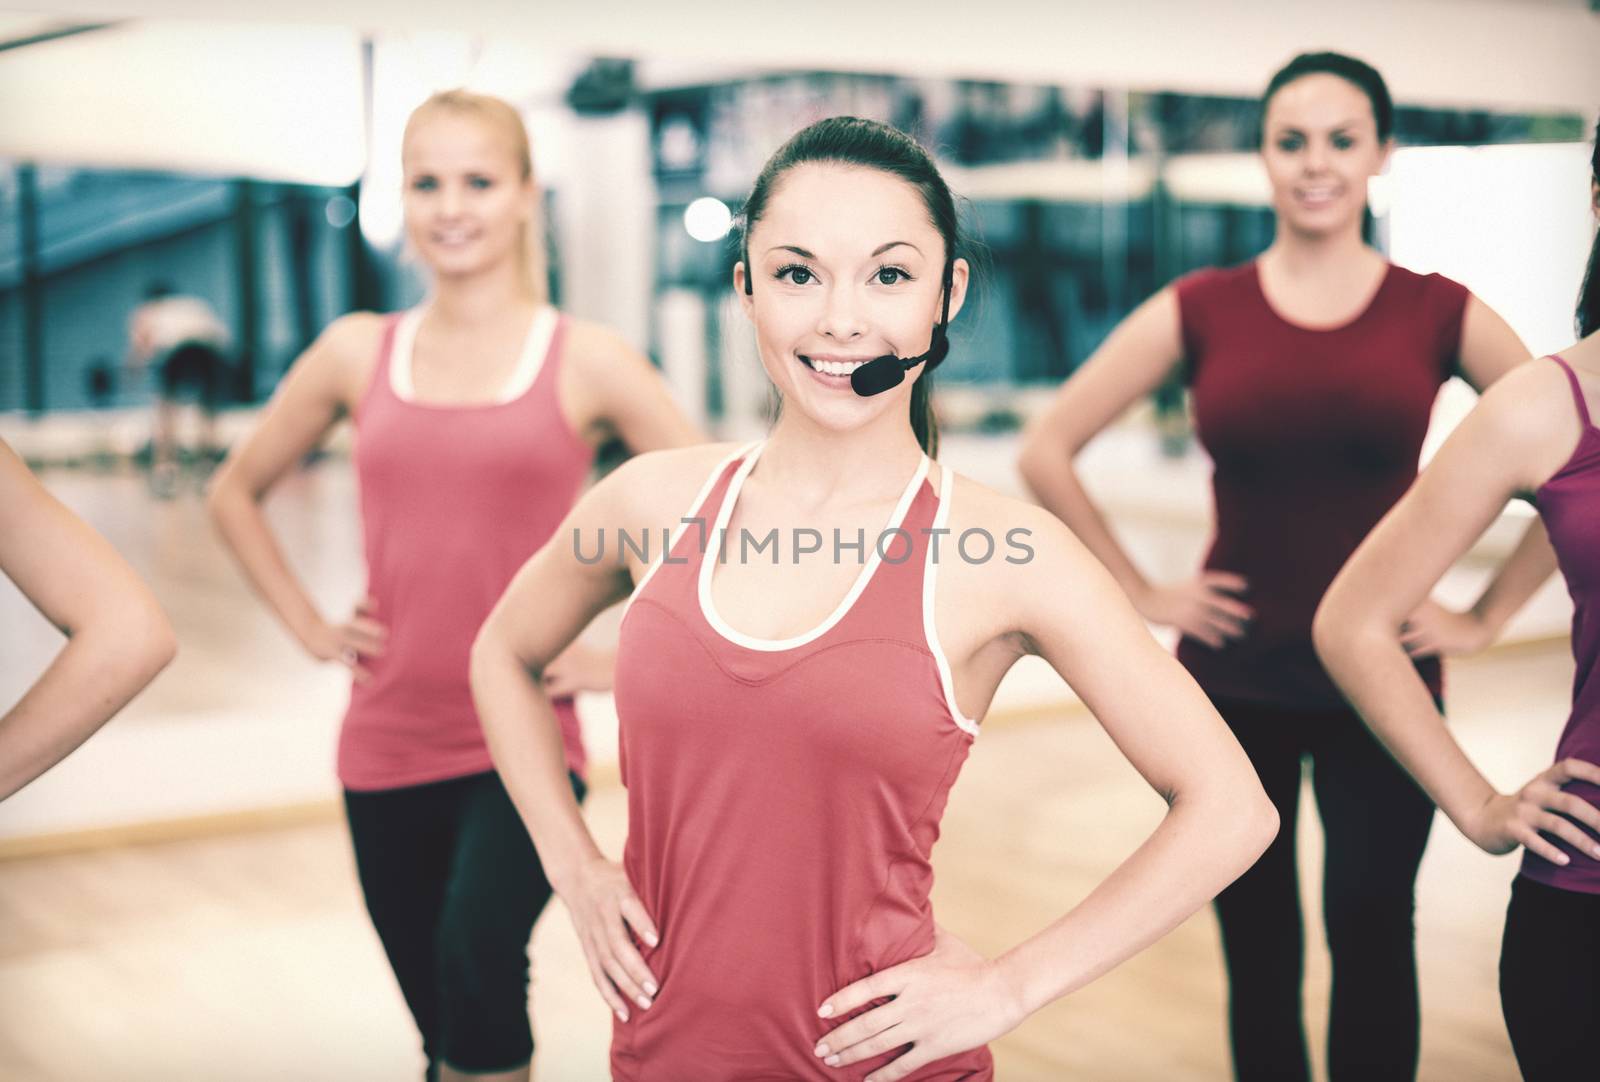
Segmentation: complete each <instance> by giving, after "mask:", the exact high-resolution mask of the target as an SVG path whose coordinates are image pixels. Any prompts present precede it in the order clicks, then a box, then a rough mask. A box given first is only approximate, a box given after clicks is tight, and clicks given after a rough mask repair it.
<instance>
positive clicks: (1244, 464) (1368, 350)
mask: <svg viewBox="0 0 1600 1082" xmlns="http://www.w3.org/2000/svg"><path fill="white" fill-rule="evenodd" d="M1175 288H1176V291H1177V296H1178V307H1179V311H1180V312H1181V313H1182V324H1183V347H1184V357H1185V364H1186V369H1187V375H1188V379H1189V385H1190V390H1191V391H1192V394H1193V400H1194V417H1195V429H1196V433H1197V435H1198V437H1199V439H1200V442H1201V444H1202V445H1203V446H1204V447H1205V449H1206V451H1207V452H1208V453H1209V454H1210V456H1211V460H1212V463H1213V475H1212V493H1213V499H1214V502H1215V508H1216V537H1215V539H1214V540H1213V542H1212V545H1211V551H1210V553H1209V554H1208V555H1207V556H1206V560H1205V566H1206V567H1207V568H1208V569H1214V570H1221V571H1232V572H1235V573H1236V574H1240V575H1243V576H1244V577H1245V578H1247V579H1248V580H1249V582H1250V590H1249V593H1248V594H1247V595H1246V596H1245V598H1244V600H1245V601H1246V602H1247V603H1248V604H1249V605H1250V606H1251V607H1252V608H1254V609H1255V619H1254V620H1253V621H1252V623H1251V625H1250V627H1249V629H1248V631H1247V632H1246V634H1245V636H1244V638H1243V639H1240V640H1236V641H1234V642H1232V643H1229V644H1228V645H1226V646H1224V647H1223V648H1222V649H1220V650H1213V649H1211V648H1210V647H1208V646H1206V645H1205V644H1204V643H1201V642H1196V641H1194V640H1192V639H1189V638H1184V639H1183V640H1182V642H1181V643H1180V644H1179V647H1178V658H1179V660H1180V661H1182V662H1183V664H1184V665H1185V666H1186V667H1187V668H1188V669H1189V671H1190V673H1192V674H1193V675H1194V677H1195V679H1196V680H1197V681H1198V682H1199V683H1200V686H1201V687H1203V688H1204V689H1205V690H1206V692H1207V693H1208V694H1210V695H1212V696H1214V697H1220V698H1230V699H1246V700H1253V701H1258V702H1267V703H1277V704H1281V705H1285V706H1301V707H1313V708H1315V707H1341V706H1344V705H1345V699H1344V696H1343V695H1341V694H1340V693H1339V690H1338V689H1337V688H1336V687H1335V686H1334V684H1333V681H1332V680H1331V679H1329V677H1328V675H1327V673H1326V672H1325V671H1324V670H1323V668H1322V665H1321V663H1320V662H1319V661H1318V660H1317V656H1316V652H1315V650H1314V649H1313V648H1312V645H1311V618H1312V616H1313V615H1315V613H1316V610H1317V604H1318V603H1319V602H1320V601H1321V600H1322V595H1323V594H1324V593H1325V592H1326V591H1327V589H1328V586H1329V584H1330V583H1332V581H1333V577H1334V575H1336V574H1337V573H1338V571H1339V569H1340V568H1341V567H1343V566H1344V563H1345V561H1346V560H1347V559H1349V557H1350V554H1351V553H1352V552H1354V551H1355V549H1356V546H1357V545H1359V544H1360V543H1361V541H1362V539H1363V538H1365V537H1366V535H1367V533H1368V532H1369V531H1370V530H1371V529H1372V527H1373V526H1375V525H1377V523H1378V520H1379V519H1380V518H1382V517H1383V515H1384V513H1385V512H1386V511H1388V510H1389V508H1390V507H1392V506H1393V505H1394V503H1395V502H1396V501H1397V500H1398V499H1399V498H1400V496H1401V495H1402V494H1403V493H1404V492H1405V490H1406V489H1407V488H1408V487H1409V486H1410V484H1411V482H1412V481H1414V480H1415V479H1416V475H1417V459H1418V456H1419V455H1420V454H1421V451H1422V440H1423V437H1424V436H1425V435H1426V433H1427V430H1428V420H1429V417H1430V415H1431V412H1432V409H1433V402H1434V399H1435V398H1436V397H1437V395H1438V391H1439V387H1440V385H1441V384H1442V383H1443V382H1444V381H1445V380H1446V379H1448V378H1449V377H1450V376H1451V375H1452V373H1453V370H1454V366H1455V363H1456V358H1457V354H1458V353H1459V351H1460V343H1461V320H1462V314H1463V312H1464V311H1465V307H1466V302H1467V296H1468V293H1467V290H1466V288H1465V287H1464V286H1462V285H1460V284H1458V283H1456V282H1453V281H1451V280H1450V279H1448V278H1444V277H1441V276H1440V275H1437V274H1429V275H1420V274H1413V273H1412V272H1411V271H1408V270H1404V269H1402V268H1400V267H1397V266H1393V265H1390V267H1389V269H1388V271H1387V273H1386V274H1385V275H1384V278H1383V282H1382V284H1381V285H1380V286H1379V288H1378V291H1377V294H1376V295H1375V296H1374V297H1373V298H1372V301H1371V303H1369V304H1368V306H1367V307H1366V309H1365V310H1364V311H1362V312H1361V314H1360V315H1358V316H1356V317H1355V318H1354V319H1353V320H1351V321H1350V322H1349V323H1347V324H1345V325H1343V326H1341V327H1335V328H1331V329H1327V330H1309V329H1307V328H1304V327H1300V326H1297V325H1295V324H1292V323H1289V322H1287V321H1286V320H1284V319H1283V318H1282V317H1281V316H1279V315H1278V314H1277V313H1276V312H1275V311H1274V310H1273V309H1272V307H1271V306H1270V305H1269V304H1268V303H1267V299H1266V296H1265V295H1264V294H1263V293H1262V291H1261V282H1260V278H1259V275H1258V272H1257V266H1256V264H1255V263H1254V262H1250V263H1246V264H1244V265H1242V266H1238V267H1231V268H1227V269H1209V270H1202V271H1197V272H1195V273H1193V274H1190V275H1187V276H1185V277H1184V278H1181V279H1179V281H1178V282H1177V284H1176V287H1175ZM1417 668H1418V670H1419V671H1420V672H1421V674H1422V676H1423V678H1424V680H1425V681H1426V682H1427V684H1428V686H1429V688H1430V689H1432V691H1433V692H1434V694H1435V695H1438V694H1439V692H1440V688H1441V674H1440V667H1439V663H1438V662H1437V661H1436V660H1432V659H1430V660H1425V661H1422V662H1420V663H1419V664H1418V666H1417Z"/></svg>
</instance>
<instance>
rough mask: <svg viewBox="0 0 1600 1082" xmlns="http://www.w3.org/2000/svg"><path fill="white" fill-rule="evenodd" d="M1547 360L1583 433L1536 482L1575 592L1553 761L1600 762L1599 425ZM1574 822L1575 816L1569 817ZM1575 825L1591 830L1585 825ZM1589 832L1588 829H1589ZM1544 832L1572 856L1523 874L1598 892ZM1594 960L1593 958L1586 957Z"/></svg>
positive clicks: (1591, 872) (1594, 797)
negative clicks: (1571, 666) (1566, 692)
mask: <svg viewBox="0 0 1600 1082" xmlns="http://www.w3.org/2000/svg"><path fill="white" fill-rule="evenodd" d="M1551 360H1553V361H1555V362H1556V363H1557V364H1559V365H1560V366H1561V367H1562V368H1563V369H1565V370H1566V373H1567V379H1568V380H1569V381H1571V383H1572V396H1573V398H1575V399H1576V400H1577V403H1578V416H1579V418H1580V419H1581V420H1582V421H1583V435H1582V436H1580V437H1579V438H1578V446H1577V447H1576V448H1575V449H1574V450H1573V452H1572V457H1571V458H1569V459H1568V460H1567V464H1566V465H1565V466H1562V467H1561V468H1560V469H1559V470H1557V471H1556V472H1555V473H1554V474H1553V475H1552V476H1551V477H1550V479H1549V480H1548V481H1546V482H1545V483H1544V484H1543V485H1541V486H1539V491H1538V493H1537V494H1536V499H1537V502H1538V507H1539V517H1540V518H1542V519H1544V525H1545V529H1546V530H1547V531H1549V534H1550V545H1551V547H1552V548H1554V549H1555V550H1556V559H1557V560H1558V561H1559V562H1560V564H1561V573H1562V575H1563V576H1565V578H1566V580H1567V591H1568V592H1569V593H1570V594H1571V595H1572V609H1573V612H1572V657H1573V660H1574V661H1576V662H1577V675H1576V676H1575V677H1574V679H1573V683H1572V714H1571V715H1570V716H1569V717H1568V718H1567V726H1566V728H1565V729H1563V730H1562V731H1561V740H1560V742H1559V743H1557V745H1556V758H1557V759H1568V758H1572V759H1586V760H1588V761H1589V762H1591V763H1600V429H1597V428H1595V426H1594V422H1593V421H1592V420H1591V419H1590V417H1589V406H1588V404H1587V403H1585V402H1584V398H1583V387H1582V385H1581V384H1579V383H1578V377H1577V374H1576V373H1574V372H1573V371H1572V368H1571V367H1570V366H1569V365H1568V364H1567V362H1566V361H1564V360H1562V359H1561V358H1560V357H1552V358H1551ZM1565 788H1566V791H1567V792H1569V793H1572V794H1574V795H1576V796H1579V797H1581V798H1583V799H1584V800H1587V801H1588V802H1589V803H1591V804H1594V805H1597V806H1600V786H1594V785H1590V784H1589V783H1588V782H1581V781H1575V782H1571V783H1570V784H1568V785H1567V786H1566V787H1565ZM1573 822H1574V823H1577V820H1576V819H1574V820H1573ZM1578 826H1579V829H1582V830H1588V828H1587V827H1584V826H1583V824H1581V823H1579V824H1578ZM1588 833H1589V834H1590V836H1591V837H1593V836H1594V832H1593V831H1588ZM1545 837H1546V838H1547V839H1548V840H1549V841H1550V842H1552V843H1553V844H1555V845H1556V846H1557V847H1558V848H1559V849H1561V850H1562V851H1563V852H1564V853H1566V854H1567V856H1568V857H1569V858H1571V863H1569V864H1565V865H1559V864H1552V863H1550V862H1549V861H1548V860H1545V859H1544V858H1543V857H1541V856H1538V855H1537V854H1535V853H1532V852H1526V853H1525V854H1524V856H1523V860H1522V874H1523V875H1525V876H1527V877H1528V878H1530V879H1537V880H1538V881H1539V882H1541V883H1547V884H1549V885H1550V886H1552V887H1560V888H1561V889H1562V890H1576V891H1582V892H1583V893H1585V894H1600V861H1597V860H1595V859H1594V858H1593V857H1591V856H1588V855H1587V854H1585V853H1582V852H1579V851H1578V850H1577V849H1574V848H1573V847H1572V846H1570V845H1568V844H1567V843H1566V842H1565V841H1563V840H1561V839H1560V838H1558V837H1556V836H1555V835H1553V834H1546V835H1545ZM1592 961H1593V960H1592V959H1591V962H1592Z"/></svg>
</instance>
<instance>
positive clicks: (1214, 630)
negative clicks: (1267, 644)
mask: <svg viewBox="0 0 1600 1082" xmlns="http://www.w3.org/2000/svg"><path fill="white" fill-rule="evenodd" d="M1248 588H1249V583H1248V582H1246V581H1245V579H1244V578H1243V577H1242V576H1240V575H1235V574H1233V573H1232V572H1231V571H1202V572H1200V574H1199V575H1197V576H1195V577H1194V578H1192V579H1184V580H1183V581H1182V582H1175V583H1171V584H1169V585H1166V586H1148V587H1146V588H1145V589H1143V590H1141V591H1139V596H1138V597H1134V598H1132V599H1131V600H1132V601H1133V604H1134V607H1135V608H1137V609H1138V610H1139V615H1141V616H1143V617H1144V618H1145V619H1146V620H1148V621H1150V622H1151V623H1152V624H1162V625H1165V626H1167V627H1175V628H1177V629H1178V630H1179V631H1181V632H1182V633H1183V634H1184V635H1185V636H1187V637H1188V638H1191V639H1196V640H1198V641H1200V642H1203V643H1205V644H1206V645H1207V646H1209V647H1211V648H1212V649H1213V650H1220V649H1222V647H1223V646H1224V645H1226V644H1227V643H1228V642H1229V641H1231V640H1233V639H1242V638H1244V635H1245V632H1246V631H1247V630H1248V628H1249V625H1250V620H1251V618H1252V617H1254V616H1255V610H1254V609H1252V608H1251V607H1250V606H1249V605H1246V604H1245V603H1244V602H1242V601H1240V600H1239V599H1238V598H1237V597H1235V596H1234V595H1236V594H1242V593H1244V592H1245V590H1247V589H1248Z"/></svg>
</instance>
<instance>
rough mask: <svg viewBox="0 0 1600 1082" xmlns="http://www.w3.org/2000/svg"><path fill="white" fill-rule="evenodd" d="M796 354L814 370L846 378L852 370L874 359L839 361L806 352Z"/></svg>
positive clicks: (801, 361) (826, 374) (804, 363)
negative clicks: (812, 355)
mask: <svg viewBox="0 0 1600 1082" xmlns="http://www.w3.org/2000/svg"><path fill="white" fill-rule="evenodd" d="M796 356H798V357H799V358H800V363H801V364H803V365H805V366H806V367H807V368H809V369H811V370H812V371H813V372H818V373H820V374H822V375H824V376H842V377H845V378H849V376H850V374H851V373H852V372H854V371H855V370H856V369H858V368H860V367H861V366H862V365H864V364H866V363H867V362H868V361H869V360H871V359H872V358H870V357H862V358H859V359H857V360H851V361H837V360H831V359H829V358H826V357H808V356H807V355H806V354H804V353H799V354H796Z"/></svg>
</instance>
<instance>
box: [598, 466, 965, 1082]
mask: <svg viewBox="0 0 1600 1082" xmlns="http://www.w3.org/2000/svg"><path fill="white" fill-rule="evenodd" d="M759 454H760V447H759V446H757V447H755V448H753V449H752V448H746V449H745V450H743V451H741V452H739V453H738V454H735V455H734V456H732V457H730V458H729V459H728V460H726V461H725V462H724V463H723V464H722V465H721V466H719V467H718V468H717V469H716V471H715V472H714V473H713V474H712V476H711V478H710V479H708V480H707V482H706V485H705V487H703V488H702V490H701V493H700V495H699V496H698V497H697V498H696V500H695V502H694V505H693V509H692V510H691V511H690V512H689V515H687V516H685V517H688V518H694V517H696V516H699V517H701V518H702V519H704V520H705V526H704V528H701V527H697V526H695V525H692V524H691V525H689V526H687V527H683V528H680V531H679V533H678V535H677V536H676V538H675V539H674V541H673V544H672V548H671V551H672V557H671V559H670V560H668V561H665V562H662V561H659V560H658V561H657V563H656V564H655V565H654V566H653V567H652V569H651V570H650V572H649V573H648V574H647V575H646V576H645V578H644V579H643V580H642V581H641V582H640V584H639V586H638V588H637V589H636V590H635V591H634V596H633V599H632V601H631V603H630V605H629V607H628V611H627V613H626V614H625V615H624V617H623V622H622V630H621V638H620V641H619V643H618V658H617V684H616V701H617V713H618V715H619V717H620V718H621V724H622V729H621V755H622V778H623V782H624V784H625V785H626V786H627V789H628V840H627V845H626V849H625V853H624V857H623V863H624V867H625V868H626V869H627V873H628V878H629V880H630V881H631V882H632V883H633V886H634V889H635V890H637V891H638V893H639V897H640V899H641V900H642V901H643V902H644V905H645V908H646V909H647V910H648V911H649V912H650V914H651V916H652V918H653V919H654V920H655V922H656V925H657V927H658V928H659V930H660V932H661V945H660V946H659V947H658V948H656V949H654V950H651V949H649V948H644V951H645V959H646V961H647V962H648V963H649V964H650V966H651V968H652V971H653V972H654V973H655V975H656V976H657V978H658V979H659V980H660V982H661V991H660V995H659V997H658V998H657V999H656V1002H655V1005H654V1006H653V1007H651V1008H650V1009H649V1010H644V1011H640V1010H635V1011H633V1012H632V1014H631V1020H630V1021H628V1022H626V1023H624V1022H620V1021H614V1023H613V1041H612V1046H611V1068H612V1074H613V1077H614V1078H615V1079H616V1080H617V1082H684V1080H686V1079H694V1080H695V1082H734V1080H738V1082H755V1080H772V1082H777V1080H780V1079H782V1080H785V1082H792V1080H794V1079H814V1080H818V1082H821V1080H824V1079H826V1080H841V1079H844V1080H849V1079H855V1080H859V1079H862V1078H865V1077H866V1075H867V1074H868V1073H870V1072H871V1071H872V1070H873V1069H875V1068H877V1067H879V1066H882V1065H883V1064H884V1063H886V1062H888V1061H889V1060H890V1059H891V1058H892V1054H889V1053H886V1054H884V1055H882V1056H879V1057H877V1058H875V1059H872V1060H869V1061H865V1062H863V1063H859V1064H855V1065H852V1066H849V1067H841V1068H830V1067H827V1066H824V1065H823V1063H822V1062H821V1061H820V1060H819V1059H817V1058H816V1057H815V1056H813V1055H812V1052H811V1050H812V1048H813V1047H814V1046H815V1045H816V1043H817V1041H818V1040H819V1039H820V1038H821V1037H822V1036H823V1034H824V1033H825V1032H827V1031H828V1030H830V1029H833V1028H834V1027H835V1026H837V1025H839V1024H840V1022H842V1021H843V1019H842V1018H841V1019H829V1020H825V1019H821V1018H818V1017H817V1013H816V1012H817V1008H818V1007H819V1006H821V1004H822V1001H823V1000H824V999H825V998H827V997H828V996H829V995H830V994H832V993H833V992H836V991H838V990H839V989H841V988H843V987H845V986H846V985H848V984H850V983H852V982H854V981H857V980H860V979H861V978H862V977H865V976H868V975H869V974H872V973H875V972H877V971H879V970H882V969H886V968H888V967H890V966H893V965H897V964H898V963H900V962H904V961H907V960H909V959H911V958H916V957H919V956H921V955H924V954H926V953H928V952H929V951H930V950H931V949H932V947H933V936H934V921H933V910H932V907H931V906H930V904H929V900H928V894H929V890H930V888H931V887H932V884H933V870H932V867H931V866H930V864H929V857H930V854H931V852H932V849H933V845H934V842H935V840H936V839H937V838H938V836H939V820H940V817H941V816H942V814H943V812H944V808H945V800H946V797H947V796H948V794H949V792H950V786H951V784H952V783H953V782H954V781H955V778H956V775H957V773H958V772H959V771H960V769H961V765H962V763H963V762H965V761H966V758H967V751H968V748H969V747H970V746H971V744H972V740H973V737H974V735H975V734H976V731H977V724H976V722H973V721H971V720H968V719H966V718H963V717H962V716H961V715H960V711H959V709H958V708H957V706H956V705H955V700H954V696H953V694H952V692H951V683H950V673H949V666H948V664H947V663H946V661H945V659H944V655H943V653H942V652H941V651H940V649H939V646H938V641H937V638H936V637H935V635H934V627H933V590H934V580H935V575H936V571H937V561H934V562H929V561H928V560H927V552H928V550H929V548H930V545H929V537H930V535H929V532H928V531H929V530H931V529H934V528H942V527H943V526H944V518H945V516H946V515H947V513H948V509H949V502H950V501H949V490H950V478H951V476H952V475H951V474H950V472H949V471H948V470H945V471H942V474H943V483H942V485H941V488H942V490H943V491H942V492H941V493H940V494H939V495H935V493H934V491H933V488H932V487H931V486H930V485H929V484H928V483H927V473H928V460H927V459H926V458H924V459H923V460H922V463H921V465H920V467H919V468H918V470H917V473H916V475H915V477H913V478H912V480H911V483H910V484H909V485H907V487H906V490H905V493H904V495H903V496H902V497H901V499H900V502H899V505H898V506H897V508H896V510H895V514H894V517H893V520H892V521H891V523H890V527H891V528H892V527H898V528H899V530H900V531H901V532H899V533H892V532H890V528H886V530H885V532H884V534H883V535H882V545H881V548H880V546H879V545H877V544H875V543H874V542H875V541H877V540H879V539H876V538H872V537H870V536H868V537H866V539H865V541H866V548H865V553H866V559H865V562H864V565H863V568H862V571H861V573H860V575H859V576H858V577H857V579H856V582H855V585H854V587H853V588H852V589H851V590H850V592H849V593H848V594H847V595H846V596H845V598H844V600H843V601H841V602H840V604H839V606H838V608H837V609H836V610H835V611H834V613H833V614H832V615H831V616H829V617H828V618H827V619H826V620H824V621H823V622H822V624H820V625H819V626H818V627H816V628H814V629H812V630H811V631H810V632H808V633H806V634H803V635H797V636H794V637H792V638H788V639H782V640H770V639H756V638H752V637H750V636H747V635H743V634H741V633H740V632H738V631H736V630H734V629H733V628H731V627H729V626H728V625H727V624H726V623H725V622H723V621H722V619H721V618H720V617H719V616H718V615H717V613H716V611H715V608H714V606H713V604H712V601H711V589H710V587H711V572H712V570H713V568H714V566H715V564H714V561H715V560H716V559H717V552H718V548H719V540H718V538H719V537H720V536H722V531H723V530H724V529H725V527H726V525H727V523H728V521H729V516H730V515H731V513H732V509H733V505H734V502H735V501H736V500H737V499H738V495H739V489H740V486H741V485H742V484H743V482H744V479H745V477H746V476H748V475H749V473H750V470H751V468H752V467H753V466H754V465H755V463H756V460H757V457H758V456H759ZM845 540H846V541H848V542H851V543H853V541H854V539H851V538H846V539H845ZM727 544H728V552H729V559H737V558H739V556H738V552H739V548H738V545H739V541H738V538H737V537H732V536H730V537H728V539H727ZM702 550H705V551H706V552H708V553H709V556H710V559H706V558H703V556H702ZM825 551H830V550H825ZM880 552H881V553H882V555H881V557H880V556H879V553H880ZM752 558H760V557H752ZM843 558H844V559H847V560H853V559H855V555H854V552H853V550H849V549H846V550H844V556H843ZM938 558H939V560H942V561H949V560H952V559H954V558H956V548H955V544H954V542H953V541H952V540H951V539H950V538H949V537H948V536H943V535H940V536H939V545H938ZM797 573H798V572H797ZM993 1070H994V1068H993V1061H992V1060H991V1058H990V1055H989V1052H988V1050H987V1049H985V1048H978V1049H974V1050H972V1051H969V1052H965V1053H962V1054H960V1055H957V1056H953V1057H950V1058H948V1059H945V1060H941V1061H939V1062H938V1063H935V1064H930V1065H928V1066H926V1067H924V1068H923V1069H922V1070H920V1071H918V1072H916V1074H914V1075H913V1076H911V1077H913V1078H915V1079H917V1080H918V1082H932V1080H936V1079H937V1080H941V1082H946V1080H955V1079H978V1080H981V1079H990V1078H992V1077H993Z"/></svg>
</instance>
